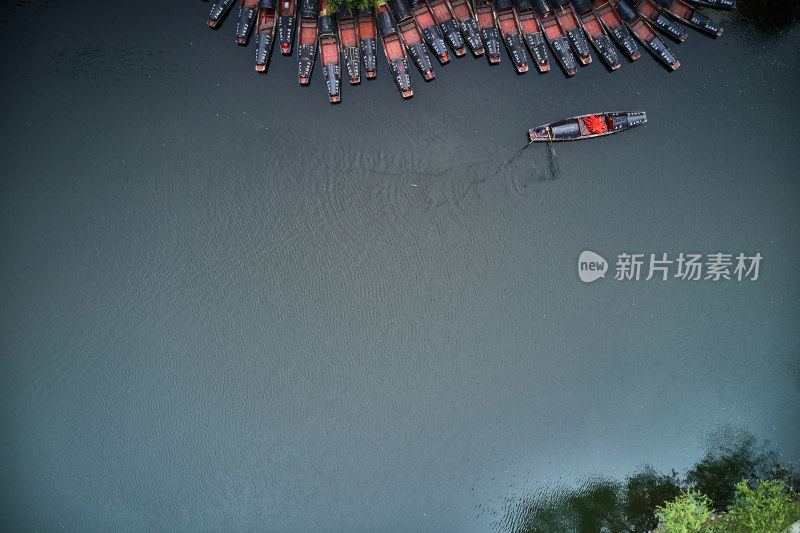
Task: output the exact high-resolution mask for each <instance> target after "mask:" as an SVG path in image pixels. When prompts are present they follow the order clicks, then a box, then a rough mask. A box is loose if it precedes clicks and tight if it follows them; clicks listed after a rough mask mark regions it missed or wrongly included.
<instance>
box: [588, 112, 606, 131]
mask: <svg viewBox="0 0 800 533" xmlns="http://www.w3.org/2000/svg"><path fill="white" fill-rule="evenodd" d="M583 123H584V124H586V129H588V130H589V133H605V132H606V131H608V127H607V126H606V121H605V120H603V118H602V117H596V116H594V115H589V116H586V117H583Z"/></svg>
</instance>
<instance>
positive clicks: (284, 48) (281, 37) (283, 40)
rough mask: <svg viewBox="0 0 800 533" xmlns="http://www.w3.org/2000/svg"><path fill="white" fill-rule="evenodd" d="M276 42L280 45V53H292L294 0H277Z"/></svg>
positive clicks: (286, 54)
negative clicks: (278, 3)
mask: <svg viewBox="0 0 800 533" xmlns="http://www.w3.org/2000/svg"><path fill="white" fill-rule="evenodd" d="M278 1H279V2H280V5H279V6H278V42H279V43H280V45H281V54H283V55H285V56H288V55H290V54H291V53H292V44H293V42H294V22H295V9H296V7H297V6H296V4H295V0H278Z"/></svg>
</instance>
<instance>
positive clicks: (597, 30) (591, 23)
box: [581, 13, 603, 39]
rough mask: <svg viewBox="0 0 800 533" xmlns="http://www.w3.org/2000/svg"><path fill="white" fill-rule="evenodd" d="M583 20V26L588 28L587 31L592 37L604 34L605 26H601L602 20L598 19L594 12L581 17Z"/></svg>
mask: <svg viewBox="0 0 800 533" xmlns="http://www.w3.org/2000/svg"><path fill="white" fill-rule="evenodd" d="M581 22H583V28H584V29H585V30H586V33H587V34H588V35H589V37H591V38H592V39H595V38H597V37H599V36H601V35H603V27H602V26H600V22H599V21H598V20H597V17H596V16H595V15H594V13H590V14H588V15H586V16H583V17H581Z"/></svg>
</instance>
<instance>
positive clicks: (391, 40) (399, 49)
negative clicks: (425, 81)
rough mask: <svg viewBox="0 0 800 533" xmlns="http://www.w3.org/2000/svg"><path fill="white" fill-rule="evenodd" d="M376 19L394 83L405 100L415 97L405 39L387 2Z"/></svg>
mask: <svg viewBox="0 0 800 533" xmlns="http://www.w3.org/2000/svg"><path fill="white" fill-rule="evenodd" d="M375 19H376V21H377V25H378V32H380V34H381V39H382V40H383V53H384V55H385V56H386V61H387V62H388V63H389V70H390V71H391V72H392V77H394V81H395V83H396V84H397V88H398V89H400V94H402V95H403V98H410V97H411V96H413V95H414V90H413V88H412V87H411V76H410V75H409V73H408V58H407V57H406V51H405V48H403V38H402V37H401V36H400V30H399V29H398V27H397V24H396V23H395V21H394V18H393V17H392V13H391V12H390V11H389V6H387V5H386V3H385V2H384V3H382V4H381V5H380V6H378V11H377V14H376V15H375Z"/></svg>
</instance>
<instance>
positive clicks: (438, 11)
mask: <svg viewBox="0 0 800 533" xmlns="http://www.w3.org/2000/svg"><path fill="white" fill-rule="evenodd" d="M428 5H429V6H430V7H431V11H433V16H434V17H436V22H438V23H439V29H441V31H442V35H444V38H445V39H446V40H447V44H449V45H450V48H452V49H453V52H454V53H455V54H456V57H461V56H463V55H464V54H465V53H466V52H467V51H466V49H465V48H464V37H463V36H462V35H461V30H460V29H459V28H458V21H457V20H456V15H455V13H453V8H452V7H450V3H449V2H448V1H447V0H430V1H429V2H428Z"/></svg>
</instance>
